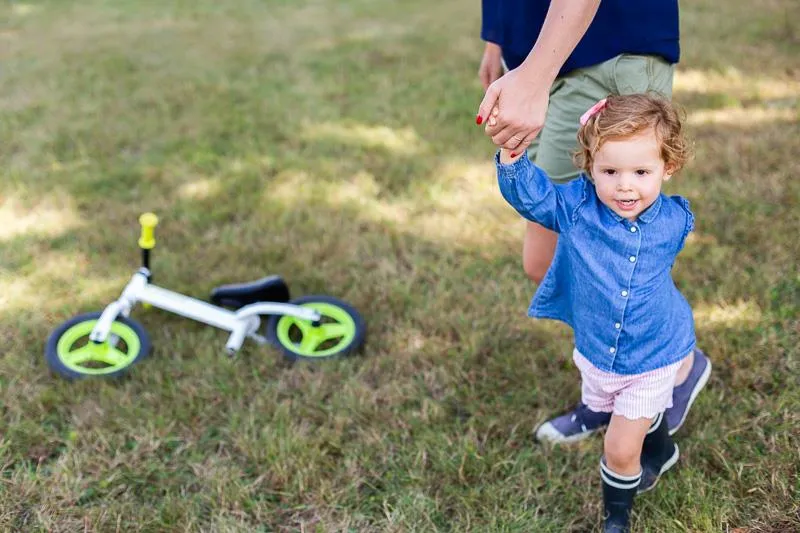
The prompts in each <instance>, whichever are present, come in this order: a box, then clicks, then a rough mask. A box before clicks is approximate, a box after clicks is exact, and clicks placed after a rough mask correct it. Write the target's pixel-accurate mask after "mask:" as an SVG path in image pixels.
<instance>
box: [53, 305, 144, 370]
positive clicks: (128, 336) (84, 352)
mask: <svg viewBox="0 0 800 533" xmlns="http://www.w3.org/2000/svg"><path fill="white" fill-rule="evenodd" d="M101 314H102V313H97V312H95V313H86V314H83V315H78V316H76V317H73V318H71V319H69V320H67V321H66V322H64V323H62V324H61V325H60V326H58V327H57V328H56V329H55V330H53V332H52V333H51V334H50V337H49V338H48V339H47V344H46V345H45V350H44V355H45V360H46V361H47V365H48V366H49V367H50V369H51V370H52V371H53V372H55V373H56V374H58V375H60V376H62V377H64V378H67V379H80V378H85V377H119V376H121V375H123V374H124V373H125V372H127V371H128V369H129V368H130V367H131V366H132V365H134V364H135V363H137V362H139V361H141V360H142V359H144V358H145V357H147V355H148V353H150V339H149V337H148V336H147V332H145V330H144V328H142V326H141V325H139V324H138V323H137V322H134V321H133V320H131V319H129V318H126V317H124V316H118V317H117V318H116V320H114V322H113V323H112V324H111V331H110V334H109V337H108V339H106V341H105V342H103V343H99V344H98V343H94V342H92V341H91V340H89V335H90V334H91V332H92V329H93V328H94V326H95V324H97V321H98V319H99V318H100V315H101Z"/></svg>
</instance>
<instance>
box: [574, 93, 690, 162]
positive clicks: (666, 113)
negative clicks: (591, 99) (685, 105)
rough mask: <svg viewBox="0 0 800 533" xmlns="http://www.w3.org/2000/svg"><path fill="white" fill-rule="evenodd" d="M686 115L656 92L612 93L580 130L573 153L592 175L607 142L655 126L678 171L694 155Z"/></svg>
mask: <svg viewBox="0 0 800 533" xmlns="http://www.w3.org/2000/svg"><path fill="white" fill-rule="evenodd" d="M682 119H683V117H682V114H681V113H679V112H678V110H677V109H676V108H675V106H674V105H673V104H672V103H671V102H670V101H669V100H667V99H666V98H664V97H662V96H659V95H656V94H649V93H648V94H628V95H621V96H609V97H608V98H607V99H606V104H605V107H603V108H602V109H601V110H600V111H598V112H597V113H595V114H593V115H592V116H591V117H589V119H588V120H587V121H586V124H584V125H582V126H581V127H580V129H579V130H578V150H577V151H576V152H575V154H574V156H573V160H574V162H575V165H576V166H577V167H578V168H580V169H582V170H583V171H584V172H586V174H587V175H591V170H592V163H593V162H594V156H595V154H597V151H598V150H599V149H600V147H601V146H602V145H603V143H604V142H606V141H607V140H609V139H619V138H625V137H630V136H632V135H636V134H638V133H641V132H642V131H645V130H647V129H648V128H653V129H654V130H655V132H656V139H658V141H659V143H661V158H662V159H663V160H664V163H665V165H666V168H667V169H669V170H670V173H671V174H674V173H676V172H678V171H679V170H680V169H681V168H682V167H683V165H684V164H685V163H686V161H687V160H688V159H689V157H690V155H691V154H690V152H691V151H690V148H689V143H688V141H687V140H686V138H685V137H684V133H683V120H682Z"/></svg>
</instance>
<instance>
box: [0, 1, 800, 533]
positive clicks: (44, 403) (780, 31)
mask: <svg viewBox="0 0 800 533" xmlns="http://www.w3.org/2000/svg"><path fill="white" fill-rule="evenodd" d="M163 4H167V5H163ZM681 7H682V24H683V32H684V38H683V43H682V45H683V53H684V60H683V61H682V63H681V64H680V66H679V69H678V74H677V78H676V94H675V98H676V100H677V101H678V102H680V103H681V104H683V105H684V107H685V108H686V110H687V112H688V116H689V124H690V131H691V133H692V136H693V137H694V139H695V142H696V158H695V159H694V161H693V162H692V163H691V164H690V165H689V167H688V168H687V169H686V170H685V171H684V172H683V173H682V174H681V175H680V176H679V177H678V178H677V179H675V180H672V181H671V182H670V185H669V188H668V192H670V193H676V194H683V195H685V196H687V197H688V198H690V199H691V200H692V203H693V207H694V209H695V212H696V215H697V231H696V233H695V234H694V235H693V236H692V237H691V239H690V241H689V242H688V245H687V249H686V250H685V252H684V253H683V254H682V255H681V257H680V258H679V260H678V263H677V265H676V269H675V276H676V280H677V283H678V284H679V286H680V288H681V289H682V291H683V292H684V294H685V295H686V296H687V298H688V299H689V300H690V302H691V303H692V305H693V307H694V308H695V312H696V318H697V329H698V336H699V340H700V344H701V346H702V347H704V348H705V349H706V350H707V351H708V352H709V353H710V355H711V357H712V358H713V361H714V365H715V366H714V368H715V371H714V373H713V375H712V379H711V381H710V385H709V387H708V388H707V390H706V391H705V392H704V393H703V394H702V395H701V396H700V397H699V399H698V401H697V403H696V406H695V407H694V408H693V411H692V414H691V416H690V418H689V419H688V422H687V424H686V426H685V428H684V429H682V430H681V432H680V433H679V444H680V446H681V450H682V457H681V462H680V463H679V466H678V468H677V469H675V470H674V471H672V472H670V473H669V475H667V476H666V477H665V479H664V480H663V481H662V482H661V484H660V485H659V488H658V490H656V491H654V492H653V493H650V494H648V495H646V496H643V497H641V498H639V499H638V501H637V514H636V519H635V522H636V528H637V530H641V531H650V532H664V531H666V532H670V531H713V532H717V531H739V532H743V531H762V532H789V531H798V530H800V504H799V503H798V502H799V501H800V475H799V474H798V465H799V464H800V452H798V450H800V445H799V444H798V443H800V429H798V428H800V414H798V412H800V411H799V410H800V387H798V385H800V382H799V381H798V375H800V365H798V344H799V341H800V316H799V315H798V308H799V307H800V274H799V273H798V266H797V265H798V258H800V245H799V244H798V235H800V207H799V206H798V204H799V203H800V202H799V200H800V185H798V180H797V176H798V174H800V164H798V162H797V154H798V153H799V152H800V143H798V139H800V120H798V119H800V101H798V94H800V70H798V66H797V57H798V56H799V55H800V26H799V25H798V20H800V19H799V18H798V16H799V15H800V12H798V9H797V5H796V2H793V1H792V0H774V1H770V2H763V3H760V4H759V5H758V7H757V8H754V7H753V4H752V3H750V2H745V1H744V0H734V1H733V2H727V3H725V4H724V5H720V4H719V3H718V2H712V1H710V0H700V1H697V2H690V3H684V4H682V6H681ZM479 16H480V14H479V8H478V5H477V4H475V5H470V6H467V5H466V4H465V3H464V2H460V1H457V0H446V1H444V2H435V3H431V2H423V1H421V0H406V1H403V2H400V1H397V2H375V1H372V0H348V1H347V2H335V1H332V0H328V1H322V0H293V1H291V2H290V1H287V0H283V1H281V0H272V1H270V2H257V1H255V0H230V1H227V2H212V1H210V0H195V1H192V2H168V3H161V2H153V1H142V0H137V1H133V0H115V1H110V0H86V1H84V2H67V1H55V0H50V1H36V2H27V3H26V2H10V3H8V2H7V3H5V4H3V5H2V6H0V21H2V22H0V24H2V25H0V173H1V174H0V346H2V351H3V354H2V356H0V391H1V392H2V399H1V400H0V411H2V417H0V466H2V479H1V480H0V481H2V482H1V483H0V530H3V531H59V532H68V531H69V532H71V531H98V532H105V531H126V532H127V531H153V532H156V531H158V532H161V531H176V532H177V531H214V532H228V531H303V532H323V531H324V532H327V531H390V532H405V531H485V532H523V531H524V532H528V531H536V532H539V531H553V532H555V531H576V532H577V531H587V530H593V529H595V528H596V527H597V525H598V524H599V523H600V490H599V480H598V475H597V461H598V457H599V454H600V452H601V447H602V443H601V439H599V438H596V439H591V440H589V441H588V442H585V443H582V444H580V445H578V446H574V447H564V448H547V447H542V446H540V445H538V444H536V443H535V442H534V441H533V440H532V438H531V430H532V429H533V428H534V427H535V426H536V425H537V424H538V423H540V422H541V421H543V420H545V419H546V418H547V417H549V416H551V415H552V414H553V413H556V412H558V411H561V410H563V409H564V408H566V407H568V406H570V405H571V404H572V403H573V402H575V401H576V400H577V399H578V397H579V383H578V376H577V372H576V371H575V369H574V368H573V367H572V364H571V363H570V361H569V357H568V356H569V354H570V347H571V333H570V331H569V330H568V329H567V328H565V327H562V326H560V325H558V324H555V323H548V322H533V321H530V320H528V319H526V317H525V309H526V306H527V303H528V301H529V298H530V296H531V294H532V291H533V286H532V285H531V284H530V283H529V282H527V281H526V280H525V279H524V275H523V273H522V269H521V259H520V254H519V252H520V244H521V236H522V223H521V222H520V221H519V220H518V218H517V216H516V215H515V214H514V213H512V212H511V210H510V209H509V208H507V207H506V206H505V205H504V203H503V201H502V200H501V199H500V197H499V194H498V193H497V191H496V185H495V182H494V177H493V176H494V172H493V167H492V164H491V156H492V153H493V147H492V146H491V144H490V143H489V142H488V140H487V139H486V138H485V137H484V136H483V135H482V133H481V131H480V129H479V128H476V127H475V126H474V113H475V110H476V108H477V104H478V102H479V101H480V98H481V91H480V86H479V83H478V80H477V76H476V70H477V63H478V60H479V57H480V52H481V43H480V42H479V40H478V27H479ZM147 210H153V211H156V212H157V213H158V214H159V215H160V217H161V220H162V222H161V225H160V226H159V227H158V230H157V237H158V239H159V245H158V247H157V248H156V250H155V255H154V270H155V275H156V276H157V282H158V283H159V284H162V285H164V286H166V287H169V288H171V289H174V290H178V291H181V292H184V293H187V294H190V295H193V296H196V297H200V298H204V297H206V295H207V294H208V291H209V290H210V289H211V288H212V287H214V286H215V285H218V284H221V283H227V282H233V281H242V280H247V279H255V278H258V277H260V276H262V275H265V274H271V273H279V274H283V275H284V277H285V278H286V279H287V281H288V282H289V284H290V286H291V288H292V290H293V293H294V294H295V295H303V294H313V293H326V294H331V295H334V296H338V297H341V298H344V299H346V300H348V301H350V302H352V303H353V304H354V305H355V306H356V307H357V308H358V309H360V310H361V312H362V313H363V315H364V317H365V318H366V320H367V323H368V326H369V337H368V345H367V347H366V350H365V352H364V354H363V355H362V356H359V357H354V358H350V359H346V360H341V361H334V362H325V363H324V364H319V365H316V366H310V365H297V366H294V367H287V366H286V365H284V364H282V363H281V358H280V354H279V353H278V352H277V351H275V350H268V349H264V348H259V347H256V346H255V345H252V344H251V345H246V348H245V349H244V350H243V351H242V353H241V354H240V356H239V357H237V358H236V359H235V360H232V361H231V360H228V359H227V358H226V357H225V356H224V355H223V347H224V343H225V340H226V336H225V334H224V333H222V332H220V331H217V330H213V329H210V328H206V327H203V326H201V325H199V324H197V323H193V322H190V321H187V320H184V319H181V318H179V317H176V316H172V315H168V314H166V313H162V312H159V311H156V310H150V311H147V310H144V309H137V310H136V311H135V313H134V317H135V318H136V319H137V320H139V321H141V322H142V323H143V324H144V325H145V327H146V328H147V330H148V331H149V333H150V335H151V337H152V339H153V343H154V347H155V348H154V353H153V354H152V356H151V358H150V359H149V360H147V361H145V362H144V363H143V364H141V365H139V366H137V367H136V368H135V369H134V370H133V371H132V372H131V374H130V376H128V377H126V378H125V379H122V380H120V381H116V382H110V381H102V380H100V381H85V382H79V383H66V382H64V381H62V380H59V379H57V378H55V377H53V376H51V375H49V374H48V371H47V367H46V364H45V362H44V358H43V355H42V349H43V345H44V342H45V340H46V338H47V336H48V333H49V332H50V331H51V330H52V329H53V328H54V327H55V326H56V325H57V324H58V323H60V322H61V321H63V320H65V319H67V318H68V317H70V316H72V315H74V314H77V313H79V312H84V311H91V310H98V309H101V308H102V307H103V306H104V305H105V304H106V303H108V302H109V301H110V300H111V299H112V298H114V297H116V295H117V294H118V292H119V290H120V289H121V288H122V287H123V286H124V284H125V282H126V281H127V279H128V278H129V276H130V274H131V273H132V272H133V270H134V269H135V268H136V267H137V266H138V261H139V259H138V250H137V249H136V238H137V236H138V226H137V223H136V219H137V217H138V215H139V213H141V212H143V211H147Z"/></svg>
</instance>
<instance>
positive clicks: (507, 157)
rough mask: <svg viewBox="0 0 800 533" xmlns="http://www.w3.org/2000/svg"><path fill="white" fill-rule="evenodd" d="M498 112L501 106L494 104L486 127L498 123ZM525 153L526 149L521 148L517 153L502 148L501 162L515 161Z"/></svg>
mask: <svg viewBox="0 0 800 533" xmlns="http://www.w3.org/2000/svg"><path fill="white" fill-rule="evenodd" d="M498 113H500V108H499V107H497V106H494V108H492V112H491V113H490V114H489V120H487V121H486V127H487V128H489V127H491V126H494V125H495V124H497V114H498ZM523 153H525V150H519V153H516V152H512V151H510V150H506V149H505V148H501V149H500V162H501V163H504V164H507V163H513V162H514V161H516V160H517V159H519V157H520V156H521V155H522V154H523Z"/></svg>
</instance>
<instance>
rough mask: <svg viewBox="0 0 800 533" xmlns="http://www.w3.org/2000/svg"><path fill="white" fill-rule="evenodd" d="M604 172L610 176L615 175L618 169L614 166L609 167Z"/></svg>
mask: <svg viewBox="0 0 800 533" xmlns="http://www.w3.org/2000/svg"><path fill="white" fill-rule="evenodd" d="M603 172H604V173H605V174H608V175H609V176H613V175H614V174H616V173H617V171H616V170H614V169H613V168H607V169H605V170H604V171H603Z"/></svg>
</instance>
